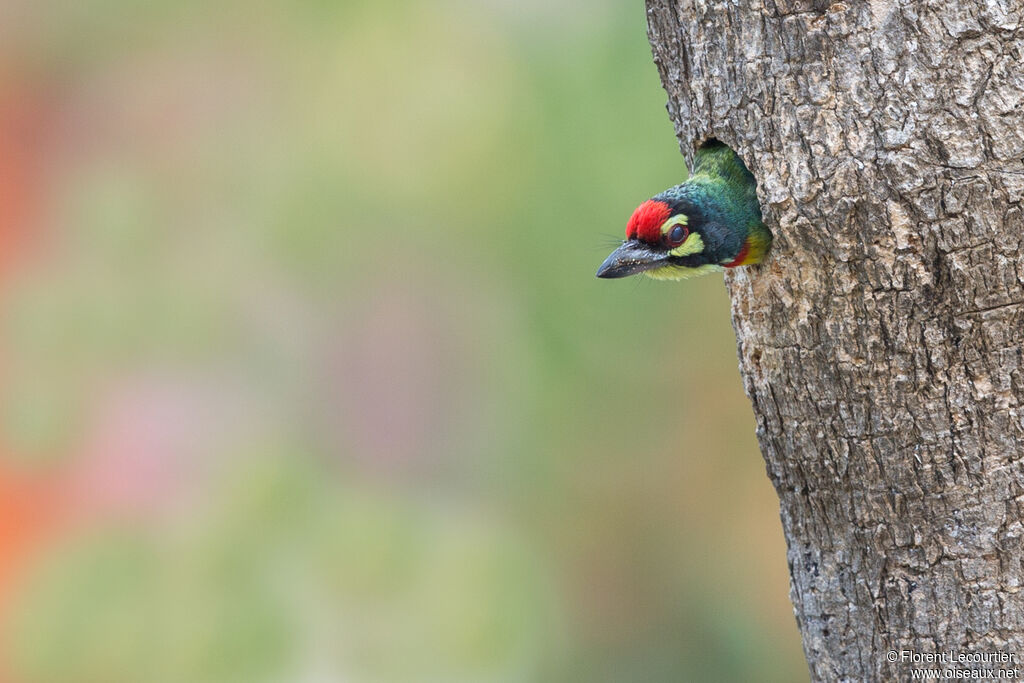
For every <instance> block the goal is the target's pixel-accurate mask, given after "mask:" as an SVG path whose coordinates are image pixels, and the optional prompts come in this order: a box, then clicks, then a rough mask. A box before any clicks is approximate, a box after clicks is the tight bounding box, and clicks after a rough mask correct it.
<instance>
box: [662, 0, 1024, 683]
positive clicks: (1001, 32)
mask: <svg viewBox="0 0 1024 683" xmlns="http://www.w3.org/2000/svg"><path fill="white" fill-rule="evenodd" d="M647 12H648V24H649V33H650V39H651V44H652V46H653V49H654V57H655V61H656V63H657V64H658V68H659V70H660V72H661V78H662V82H663V84H664V86H665V89H666V90H667V91H668V95H669V104H668V109H669V113H670V114H671V116H672V119H673V121H674V122H675V126H676V131H677V134H678V136H679V139H680V141H681V143H682V148H683V152H684V154H685V155H686V156H687V157H688V160H689V161H691V162H692V154H693V150H694V149H695V148H696V146H698V145H699V144H700V142H701V141H703V140H704V139H706V138H708V137H712V136H714V137H717V138H719V139H720V140H722V141H723V142H725V143H727V144H729V145H731V146H732V147H733V148H734V149H735V150H736V151H737V152H738V153H739V154H740V156H741V157H743V158H744V160H745V161H746V163H747V165H748V166H749V167H750V170H751V171H752V172H753V173H754V176H755V177H756V178H757V181H758V193H759V196H760V199H761V204H762V207H763V209H764V213H765V219H766V222H767V223H768V225H769V226H770V227H771V228H772V230H773V232H774V233H775V246H774V249H773V255H772V256H771V257H770V259H769V260H768V262H767V263H766V264H765V265H763V266H761V267H755V268H750V269H738V270H736V271H733V272H732V273H731V274H729V275H727V276H726V282H727V285H728V288H729V292H730V294H731V297H732V312H733V325H734V327H735V330H736V336H737V341H738V347H739V359H740V369H741V371H742V374H743V379H744V385H745V388H746V391H747V394H748V395H749V397H750V399H751V401H752V403H753V406H754V413H755V415H756V418H757V432H758V438H759V440H760V444H761V450H762V452H763V454H764V458H765V461H766V462H767V469H768V475H769V476H770V478H771V480H772V483H773V484H774V485H775V488H776V490H777V492H778V494H779V499H780V506H781V516H782V524H783V529H784V531H785V535H786V539H787V543H788V548H789V549H788V560H789V568H790V573H791V576H792V582H791V597H792V600H793V604H794V607H795V612H796V618H797V623H798V625H799V627H800V631H801V633H802V636H803V645H804V652H805V654H806V656H807V659H808V662H809V665H810V672H811V678H812V679H813V680H821V681H875V680H885V681H888V680H908V679H909V678H910V677H911V669H914V668H920V667H925V668H937V669H960V670H966V669H969V668H972V667H973V668H996V669H1000V668H1013V667H1016V668H1017V669H1018V671H1019V672H1020V676H1021V677H1022V678H1024V594H1022V593H1021V588H1022V581H1024V545H1022V537H1024V524H1022V519H1024V514H1022V513H1024V410H1022V407H1021V405H1022V401H1024V356H1022V342H1024V248H1022V243H1021V240H1022V237H1024V220H1022V213H1024V163H1022V158H1024V0H962V1H959V2H957V1H950V0H920V1H915V0H871V2H857V1H855V0H847V1H846V2H836V3H834V4H831V5H829V4H828V3H825V2H820V1H819V0H648V3H647ZM891 650H895V651H897V656H896V659H897V661H895V662H892V661H889V660H890V658H891V657H892V655H889V654H888V653H889V651H891ZM903 651H907V652H903ZM949 651H952V652H953V656H954V657H956V655H957V653H960V654H963V655H970V656H972V657H976V658H977V657H981V656H987V655H993V653H999V652H1002V653H1011V654H1013V655H1014V658H1013V659H1011V660H1009V661H1008V662H1000V661H999V657H998V655H996V659H994V660H993V659H989V661H988V662H982V663H964V662H959V663H958V662H955V661H954V662H952V663H944V662H941V661H940V662H937V663H936V664H934V665H930V664H929V663H928V662H927V661H924V662H922V661H921V660H918V661H917V662H916V663H915V662H914V661H912V660H913V659H914V656H913V655H911V654H908V653H915V654H916V655H929V654H931V653H936V654H937V655H938V654H939V653H945V654H944V655H943V656H944V657H946V658H948V657H949V656H950V655H949V654H948V653H949ZM986 658H987V657H986ZM944 675H945V674H944Z"/></svg>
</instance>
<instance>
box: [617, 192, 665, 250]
mask: <svg viewBox="0 0 1024 683" xmlns="http://www.w3.org/2000/svg"><path fill="white" fill-rule="evenodd" d="M670 215H672V209H671V208H669V205H668V204H666V203H665V202H657V201H654V200H653V199H648V200H647V201H646V202H644V203H643V204H641V205H640V206H638V207H636V211H634V212H633V215H632V216H631V217H630V219H629V223H627V224H626V239H630V240H631V239H633V238H637V239H640V240H643V241H644V242H650V243H651V244H654V243H656V242H657V241H658V240H660V239H661V226H662V224H663V223H664V222H665V221H667V220H668V217H669V216H670Z"/></svg>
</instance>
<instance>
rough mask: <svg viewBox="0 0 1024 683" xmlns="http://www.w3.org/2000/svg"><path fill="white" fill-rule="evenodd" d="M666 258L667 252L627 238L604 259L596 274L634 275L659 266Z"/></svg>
mask: <svg viewBox="0 0 1024 683" xmlns="http://www.w3.org/2000/svg"><path fill="white" fill-rule="evenodd" d="M667 260H668V254H666V253H665V252H663V251H655V250H653V249H651V248H650V247H648V246H647V245H646V244H644V243H643V242H641V241H639V240H629V241H626V242H623V243H622V246H620V247H619V248H618V249H616V250H615V251H613V252H612V253H611V255H609V256H608V258H606V259H605V260H604V263H602V264H601V267H600V268H598V269H597V276H598V277H603V278H616V277H626V276H627V275H636V274H637V273H642V272H644V271H645V270H653V269H654V268H660V267H661V266H663V265H665V261H667Z"/></svg>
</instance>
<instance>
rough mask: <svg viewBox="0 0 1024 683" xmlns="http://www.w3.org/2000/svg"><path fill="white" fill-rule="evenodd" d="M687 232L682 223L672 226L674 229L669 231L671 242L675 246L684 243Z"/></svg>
mask: <svg viewBox="0 0 1024 683" xmlns="http://www.w3.org/2000/svg"><path fill="white" fill-rule="evenodd" d="M687 234H688V233H687V231H686V228H685V227H683V226H682V225H677V226H676V227H674V228H672V230H670V231H669V233H668V241H669V244H671V245H672V246H673V247H678V246H679V245H680V244H682V243H683V240H685V239H686V235H687Z"/></svg>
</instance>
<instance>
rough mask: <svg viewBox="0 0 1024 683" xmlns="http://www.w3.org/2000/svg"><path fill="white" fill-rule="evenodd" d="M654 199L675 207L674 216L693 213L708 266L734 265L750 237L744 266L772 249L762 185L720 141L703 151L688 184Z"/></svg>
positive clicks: (692, 221) (698, 151)
mask: <svg viewBox="0 0 1024 683" xmlns="http://www.w3.org/2000/svg"><path fill="white" fill-rule="evenodd" d="M654 199H655V200H658V201H664V202H666V203H667V204H669V205H670V206H672V207H673V213H676V212H678V213H685V214H687V215H688V216H690V220H691V224H694V225H698V226H699V228H698V229H699V230H700V232H701V235H702V237H703V239H704V253H705V256H706V257H707V262H708V263H729V262H731V261H732V260H733V259H735V258H736V257H737V256H739V255H740V252H741V251H742V250H743V248H744V245H745V244H747V240H748V238H749V239H750V244H748V245H747V249H748V254H747V256H748V258H747V259H745V260H744V263H757V262H758V261H760V260H761V258H762V257H763V256H764V254H765V252H767V251H768V247H769V246H770V245H771V242H772V234H771V231H770V230H768V227H767V226H765V224H764V220H763V219H762V217H761V207H760V205H759V204H758V201H757V181H755V180H754V176H753V175H752V174H751V173H750V171H749V170H747V167H746V165H745V164H744V163H743V160H742V159H740V158H739V156H737V154H736V152H734V151H732V150H731V149H730V148H729V147H728V146H726V145H724V144H722V143H721V142H719V141H717V140H714V139H712V140H710V141H708V143H706V144H705V145H704V146H703V147H701V148H700V149H699V150H697V153H696V155H695V156H694V163H693V172H692V173H691V174H690V177H689V178H688V179H687V180H686V182H684V183H682V184H680V185H676V186H675V187H672V188H669V189H668V190H665V191H664V192H662V193H661V194H659V195H657V196H655V197H654ZM738 265H739V264H738Z"/></svg>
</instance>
